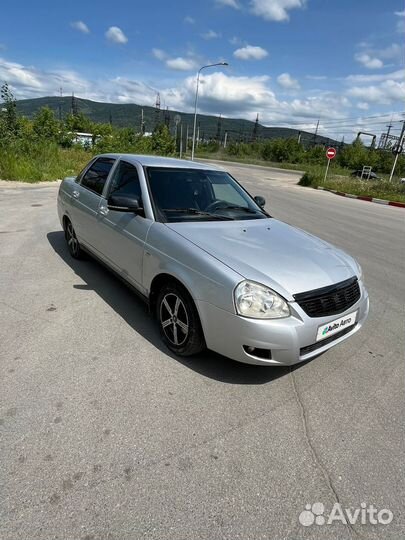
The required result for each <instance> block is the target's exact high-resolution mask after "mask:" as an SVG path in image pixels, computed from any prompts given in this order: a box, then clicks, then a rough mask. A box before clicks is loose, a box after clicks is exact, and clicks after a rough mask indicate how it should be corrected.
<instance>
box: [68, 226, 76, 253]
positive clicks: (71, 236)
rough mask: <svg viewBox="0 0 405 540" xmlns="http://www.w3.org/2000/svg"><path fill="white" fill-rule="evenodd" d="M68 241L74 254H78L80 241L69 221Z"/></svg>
mask: <svg viewBox="0 0 405 540" xmlns="http://www.w3.org/2000/svg"><path fill="white" fill-rule="evenodd" d="M67 242H68V246H69V248H70V250H71V252H72V253H73V254H76V253H77V248H78V241H77V238H76V235H75V231H74V229H73V226H72V224H71V223H68V226H67Z"/></svg>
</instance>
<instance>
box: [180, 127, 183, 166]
mask: <svg viewBox="0 0 405 540" xmlns="http://www.w3.org/2000/svg"><path fill="white" fill-rule="evenodd" d="M182 153H183V124H180V156H179V157H180V159H181V155H182Z"/></svg>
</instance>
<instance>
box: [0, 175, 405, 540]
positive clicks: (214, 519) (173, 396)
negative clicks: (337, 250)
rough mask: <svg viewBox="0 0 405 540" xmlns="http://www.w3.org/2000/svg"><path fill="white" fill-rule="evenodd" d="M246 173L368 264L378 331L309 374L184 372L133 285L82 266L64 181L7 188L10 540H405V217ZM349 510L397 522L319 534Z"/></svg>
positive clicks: (0, 218)
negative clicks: (69, 238) (64, 203)
mask: <svg viewBox="0 0 405 540" xmlns="http://www.w3.org/2000/svg"><path fill="white" fill-rule="evenodd" d="M227 168H228V169H229V170H232V172H233V174H234V175H235V176H236V177H237V178H238V179H239V180H240V181H241V182H242V183H243V184H244V185H245V186H246V187H247V188H248V189H249V190H250V191H251V192H252V193H253V194H260V195H264V196H265V197H266V199H267V201H268V203H267V209H268V210H269V212H270V213H271V214H272V215H273V216H274V217H276V218H280V219H282V220H285V221H287V222H289V223H291V224H293V225H296V226H298V227H302V228H304V229H306V230H308V231H310V232H312V233H315V234H317V235H319V236H320V237H322V238H324V239H326V240H328V241H330V242H332V243H334V244H336V245H337V246H339V247H341V248H343V249H345V250H347V251H348V252H349V253H350V254H352V255H354V256H355V257H356V258H357V259H358V260H359V261H360V263H361V264H362V266H363V269H364V272H365V279H366V283H367V285H368V289H369V293H370V299H371V311H370V316H369V320H368V322H367V323H366V325H365V327H364V328H363V329H362V330H361V331H360V332H359V333H357V334H356V335H355V336H354V337H353V338H352V339H350V340H348V341H347V342H345V343H343V344H341V345H340V346H338V347H336V348H334V349H332V350H331V351H329V352H328V353H326V354H325V355H323V356H320V357H318V358H316V359H314V360H313V361H311V362H308V363H306V364H303V365H300V366H298V367H297V368H296V369H293V370H290V369H288V368H285V369H281V368H263V367H255V366H247V365H242V364H237V363H235V362H232V361H230V360H228V359H226V358H223V357H221V356H218V355H216V354H213V353H210V352H207V353H204V354H202V355H200V356H199V357H196V358H194V359H192V360H187V361H185V360H179V359H177V358H175V357H174V356H172V355H171V354H170V353H169V352H168V351H167V350H166V349H165V348H164V346H163V345H162V344H161V343H160V340H159V337H158V332H157V330H156V328H155V326H154V324H153V322H152V321H151V319H150V318H149V317H148V315H147V311H146V308H145V307H144V306H143V304H142V303H141V302H140V301H139V300H138V299H137V298H136V297H135V296H134V295H133V294H132V293H131V292H130V291H129V290H128V289H127V288H126V287H125V286H124V285H122V284H121V283H120V282H119V281H117V279H115V278H114V277H113V276H112V275H111V274H109V272H108V271H106V270H105V269H103V268H102V267H101V266H99V265H98V264H97V263H96V262H93V261H92V260H87V261H83V262H76V261H74V260H72V259H70V258H69V256H68V253H67V250H66V248H65V244H64V239H63V234H62V232H61V229H60V225H59V222H58V219H57V215H56V195H57V185H56V184H55V185H49V184H47V185H44V186H27V185H26V186H20V185H17V184H7V185H6V186H5V185H4V184H2V185H1V186H0V257H1V258H0V261H1V266H0V316H1V325H0V356H1V363H0V369H1V371H0V373H1V377H0V438H1V443H0V444H1V447H0V460H1V464H0V507H1V509H0V538H1V539H4V540H15V539H18V540H20V539H21V540H25V539H27V540H28V539H29V540H37V539H38V540H39V539H40V540H48V539H56V538H59V539H63V540H66V539H69V540H70V539H71V540H77V539H83V540H84V539H86V540H101V539H102V540H104V539H108V540H137V539H140V538H148V539H156V540H161V539H162V540H163V539H164V540H172V539H173V540H183V539H184V540H189V539H190V540H193V539H203V540H217V539H218V540H219V539H229V540H235V539H241V540H258V539H269V540H277V539H291V540H298V539H300V540H301V539H322V540H329V539H333V540H334V539H336V540H344V539H349V538H357V537H358V538H361V539H381V538H384V539H389V540H391V539H400V538H401V539H402V538H404V535H405V519H404V509H403V501H404V500H405V489H404V479H405V474H404V473H405V471H404V459H403V456H404V431H405V430H404V348H405V347H404V328H403V322H404V304H405V279H404V270H405V268H404V267H405V245H404V244H405V241H404V236H405V235H404V232H405V211H404V210H403V209H399V208H393V207H386V206H381V205H377V204H371V203H365V202H362V201H357V200H351V199H344V198H341V197H337V196H335V195H332V194H329V193H326V192H317V191H314V190H311V189H308V188H300V187H298V186H296V185H295V181H296V176H295V175H294V174H292V173H288V172H287V173H286V172H280V171H276V170H275V171H273V170H271V169H266V170H263V169H260V168H257V167H247V168H246V167H241V166H227ZM297 272H299V268H297ZM230 339H232V337H231V336H230ZM337 501H339V502H340V503H341V505H342V508H344V509H345V508H349V507H352V509H356V508H361V506H360V505H361V503H366V504H367V505H369V504H373V505H374V506H375V507H377V508H378V509H382V508H386V509H389V510H391V511H392V512H393V514H394V519H393V521H392V522H391V523H390V524H388V525H381V524H380V525H370V524H360V523H357V524H355V525H353V526H346V525H344V524H342V523H341V522H334V523H333V524H329V525H328V524H324V525H315V524H314V525H312V526H308V527H304V526H303V525H301V523H300V521H299V515H300V513H301V512H302V511H303V510H304V509H305V505H306V504H312V503H316V502H321V503H323V504H324V505H325V515H327V514H328V513H329V512H330V510H331V508H332V506H333V504H334V503H335V502H337Z"/></svg>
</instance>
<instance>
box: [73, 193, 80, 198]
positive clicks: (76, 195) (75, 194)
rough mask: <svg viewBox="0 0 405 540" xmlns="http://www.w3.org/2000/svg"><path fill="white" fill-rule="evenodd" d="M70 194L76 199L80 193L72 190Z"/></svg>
mask: <svg viewBox="0 0 405 540" xmlns="http://www.w3.org/2000/svg"><path fill="white" fill-rule="evenodd" d="M72 195H73V197H74V198H75V199H78V198H79V195H80V193H79V192H78V191H73V192H72Z"/></svg>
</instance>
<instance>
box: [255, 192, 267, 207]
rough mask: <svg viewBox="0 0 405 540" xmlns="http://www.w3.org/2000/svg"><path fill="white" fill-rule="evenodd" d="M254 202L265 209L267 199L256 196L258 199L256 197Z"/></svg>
mask: <svg viewBox="0 0 405 540" xmlns="http://www.w3.org/2000/svg"><path fill="white" fill-rule="evenodd" d="M254 200H255V201H256V204H258V205H259V206H260V208H264V206H265V204H266V199H265V198H264V197H262V196H261V195H256V197H254Z"/></svg>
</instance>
